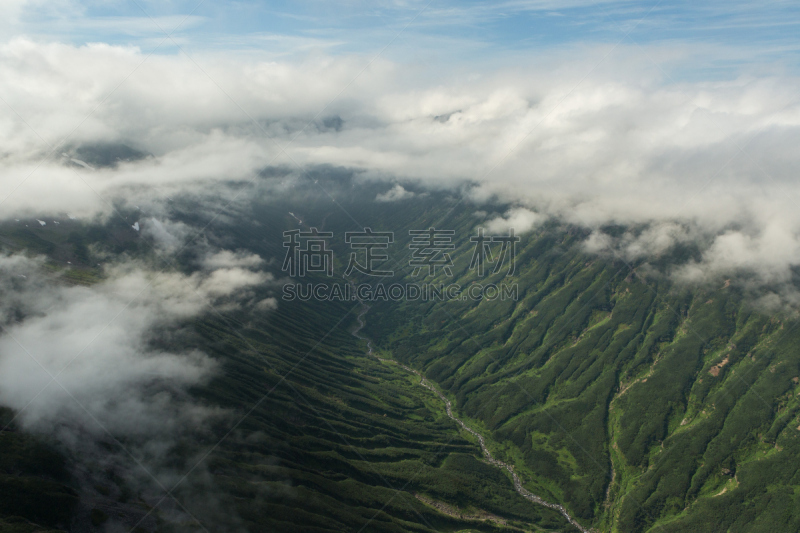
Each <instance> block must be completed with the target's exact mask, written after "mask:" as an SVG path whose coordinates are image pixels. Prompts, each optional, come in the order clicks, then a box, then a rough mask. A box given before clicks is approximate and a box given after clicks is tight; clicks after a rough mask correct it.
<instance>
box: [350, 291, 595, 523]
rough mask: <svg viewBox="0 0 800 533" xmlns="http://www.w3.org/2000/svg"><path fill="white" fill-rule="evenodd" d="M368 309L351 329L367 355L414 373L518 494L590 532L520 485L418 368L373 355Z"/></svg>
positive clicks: (510, 466) (558, 507)
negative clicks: (364, 344) (508, 476)
mask: <svg viewBox="0 0 800 533" xmlns="http://www.w3.org/2000/svg"><path fill="white" fill-rule="evenodd" d="M368 311H369V306H368V305H364V309H363V310H362V311H361V312H360V313H359V314H358V317H357V319H358V327H357V328H356V329H355V330H354V331H353V336H354V337H356V338H357V339H361V340H363V341H367V355H372V356H373V357H375V358H376V359H378V360H379V361H381V362H384V363H389V364H393V365H398V366H399V367H400V368H402V369H403V370H405V371H407V372H411V373H412V374H416V375H417V376H418V377H419V379H420V382H419V384H420V385H422V386H423V387H425V388H426V389H428V390H430V391H431V392H433V393H434V394H435V395H436V396H438V397H439V399H440V400H441V401H442V402H443V403H444V405H445V409H446V411H447V416H449V417H450V418H452V419H453V421H455V422H456V424H458V425H459V426H461V428H462V429H463V430H464V431H466V432H468V433H470V434H472V435H474V436H475V438H476V439H478V442H479V443H480V445H481V451H482V452H483V457H484V458H485V459H486V462H488V463H489V464H491V465H494V466H496V467H497V468H501V469H505V470H507V471H508V473H509V474H511V478H512V479H513V480H514V489H515V490H516V491H517V492H518V493H519V494H520V496H522V497H523V498H525V499H526V500H529V501H531V502H533V503H536V504H538V505H541V506H543V507H547V508H549V509H554V510H556V511H558V512H559V513H561V514H562V515H563V516H564V518H566V519H567V520H568V521H569V523H570V524H572V525H573V526H575V527H576V528H578V529H579V530H580V531H581V532H582V533H591V531H592V530H591V529H587V528H585V527H583V526H582V525H580V524H579V523H578V522H577V521H576V520H575V519H574V518H572V516H570V514H569V513H568V512H567V510H566V509H565V508H564V506H563V505H559V504H557V503H550V502H548V501H546V500H543V499H542V498H540V497H539V496H537V495H536V494H534V493H532V492H531V491H529V490H528V489H526V488H525V487H523V486H522V482H521V481H520V479H519V476H518V475H517V474H516V472H514V467H513V466H512V465H510V464H508V463H504V462H503V461H501V460H499V459H495V458H494V457H493V456H492V454H491V452H490V451H489V449H488V448H487V447H486V442H485V440H484V438H483V435H481V434H480V433H478V432H477V431H475V430H474V429H472V428H471V427H469V426H468V425H467V424H465V423H464V421H463V420H461V419H460V418H458V417H457V416H456V415H454V414H453V406H452V404H451V403H450V400H448V399H447V398H446V397H445V395H444V394H442V393H441V392H439V390H438V389H437V388H436V387H434V386H433V385H432V384H431V383H430V382H429V381H428V380H427V379H426V378H425V376H423V375H422V373H421V372H419V371H418V370H414V369H413V368H411V367H408V366H406V365H404V364H401V363H398V362H397V361H395V360H393V359H384V358H383V357H378V356H377V355H375V354H374V352H373V348H372V341H371V340H369V339H368V338H367V337H365V336H363V335H361V334H360V333H359V332H360V331H361V330H362V329H363V327H364V315H366V314H367V312H368Z"/></svg>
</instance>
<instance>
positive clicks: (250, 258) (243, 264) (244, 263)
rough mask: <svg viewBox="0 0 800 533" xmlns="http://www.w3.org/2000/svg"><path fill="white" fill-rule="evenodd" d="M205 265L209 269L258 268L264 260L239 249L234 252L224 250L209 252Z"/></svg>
mask: <svg viewBox="0 0 800 533" xmlns="http://www.w3.org/2000/svg"><path fill="white" fill-rule="evenodd" d="M202 264H203V267H204V268H207V269H211V270H213V269H217V268H234V267H238V268H256V267H259V266H261V265H263V264H264V260H263V259H262V258H261V257H259V256H258V255H256V254H254V253H252V252H247V251H245V250H239V251H237V252H232V251H230V250H222V251H219V252H216V253H209V254H208V255H206V256H205V257H204V258H203V261H202Z"/></svg>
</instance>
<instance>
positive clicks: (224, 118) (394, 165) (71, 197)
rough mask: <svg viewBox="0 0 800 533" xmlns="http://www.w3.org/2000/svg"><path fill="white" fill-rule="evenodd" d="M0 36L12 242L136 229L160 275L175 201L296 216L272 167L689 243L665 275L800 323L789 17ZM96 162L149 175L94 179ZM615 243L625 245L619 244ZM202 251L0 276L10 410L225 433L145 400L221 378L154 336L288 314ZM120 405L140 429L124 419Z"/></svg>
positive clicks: (318, 9) (298, 7)
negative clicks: (68, 278)
mask: <svg viewBox="0 0 800 533" xmlns="http://www.w3.org/2000/svg"><path fill="white" fill-rule="evenodd" d="M0 12H2V13H3V17H2V20H0V220H2V221H3V222H4V223H17V219H19V221H18V223H19V224H25V223H28V222H29V223H31V224H36V222H35V220H36V219H40V220H43V221H44V220H48V221H50V220H53V221H55V220H58V219H59V218H60V219H65V218H66V217H67V216H70V217H74V218H77V219H78V220H87V219H93V218H94V217H104V216H105V217H109V216H112V215H113V210H114V208H113V207H112V206H115V205H116V206H125V207H127V208H128V209H129V210H130V211H134V210H138V209H141V212H142V213H143V214H142V218H141V219H140V220H139V221H138V222H137V227H136V228H132V229H131V230H130V231H131V232H134V231H136V232H139V233H137V238H141V239H145V240H148V241H150V242H152V243H153V245H154V246H155V249H156V251H157V253H159V254H162V255H163V256H164V257H170V254H173V253H174V252H175V251H176V250H177V249H180V248H181V247H182V245H183V244H184V243H185V242H186V239H187V238H188V236H189V235H192V234H195V233H196V232H197V231H198V230H200V229H201V228H191V227H188V226H186V225H185V224H183V223H180V222H177V221H174V220H171V219H170V209H169V198H171V197H175V196H179V195H191V196H192V198H193V199H195V200H196V201H197V205H198V209H200V208H207V207H213V206H214V205H217V204H219V202H223V203H227V202H231V203H233V202H237V201H239V202H243V201H247V199H249V198H252V197H254V195H256V194H290V192H287V191H290V190H291V187H290V186H288V185H287V186H286V187H285V188H283V189H280V187H283V186H284V184H283V182H281V183H277V182H276V185H275V187H276V189H274V190H268V189H267V188H266V187H267V185H265V184H264V183H262V181H266V180H261V181H259V180H260V178H261V177H263V173H262V171H263V170H264V169H265V168H267V167H270V166H280V167H282V168H283V169H289V173H288V177H287V178H286V181H287V182H291V180H302V179H306V178H305V177H304V175H305V171H306V170H307V169H309V168H318V167H320V166H334V167H340V168H345V169H348V170H350V171H352V172H353V173H354V174H355V176H356V178H355V179H356V181H358V180H369V181H372V182H378V183H381V184H383V185H385V191H384V192H383V193H380V194H378V195H377V196H376V201H381V202H387V201H392V202H413V201H414V194H413V193H412V192H410V191H413V190H420V188H424V187H430V188H445V189H453V190H457V191H459V192H461V193H462V194H463V195H464V197H465V201H464V202H463V203H462V204H460V205H463V208H464V209H472V210H474V211H482V212H486V213H489V216H490V217H492V218H490V219H489V220H487V229H488V230H489V231H490V232H491V231H495V230H496V231H501V232H502V231H506V230H507V229H509V228H510V227H514V228H515V230H516V232H517V234H522V233H524V232H526V231H531V230H533V229H535V228H536V227H537V226H538V225H540V224H542V223H544V221H547V220H552V219H556V220H559V221H562V222H564V223H568V224H573V225H578V226H581V227H584V228H585V229H587V230H588V231H587V232H586V233H587V235H589V237H588V238H587V239H586V241H585V242H584V243H583V244H582V246H583V247H584V249H585V251H586V252H587V253H589V254H599V255H604V254H605V255H607V256H610V257H613V258H623V259H625V260H630V261H633V260H635V261H638V262H645V263H646V262H647V261H648V260H650V259H652V258H657V257H659V256H661V255H662V254H664V253H665V252H667V251H669V250H670V249H671V248H672V247H674V246H676V245H677V244H681V243H686V242H692V243H694V244H696V245H697V246H698V248H699V249H700V250H701V257H700V259H698V260H696V261H690V262H689V263H687V264H680V265H676V266H675V268H674V269H672V270H669V271H667V272H663V273H661V275H665V276H669V277H670V278H671V279H673V280H674V281H675V282H678V283H687V284H703V283H705V284H713V285H715V286H721V285H722V283H723V282H724V280H726V279H730V278H733V279H735V280H741V281H740V283H742V284H745V285H747V288H748V289H751V290H752V291H753V293H754V294H755V295H756V296H755V297H757V298H759V302H762V303H763V305H764V308H769V309H772V310H774V309H781V308H790V309H794V310H796V309H797V308H800V292H798V291H797V288H796V287H795V285H794V281H793V277H794V273H793V272H794V271H795V269H796V267H797V265H800V180H798V168H800V151H798V150H797V147H798V146H799V145H800V76H799V75H798V74H800V73H799V72H798V67H800V55H798V46H800V39H798V38H797V35H800V31H798V30H799V29H800V28H798V26H800V5H799V4H797V3H796V2H780V1H779V2H770V3H766V4H765V3H753V2H735V1H734V2H721V1H711V2H703V3H695V2H650V1H648V2H615V1H606V2H602V1H601V2H583V1H581V0H567V1H564V2H553V1H549V0H527V1H526V0H506V1H499V2H476V1H465V2H454V1H445V0H441V1H440V0H434V1H426V0H422V1H417V0H397V1H380V0H378V1H372V2H366V1H360V0H343V1H339V2H323V1H318V0H298V1H295V2H244V1H239V2H214V1H212V0H204V1H202V2H194V1H189V2H184V1H162V2H149V1H144V0H137V1H135V2H134V1H131V2H107V1H94V2H76V1H72V0H52V1H48V2H43V1H37V0H0ZM103 143H105V144H108V143H111V144H113V143H120V144H125V145H127V146H129V147H132V148H134V149H136V150H140V151H141V152H143V153H146V154H149V157H146V158H143V159H141V160H136V161H127V162H125V161H123V162H120V163H119V164H117V165H115V166H110V167H98V168H94V167H92V166H91V165H89V164H87V163H86V162H85V161H82V160H80V158H79V154H80V149H81V147H85V146H91V145H97V144H103ZM232 183H233V184H235V185H236V186H235V187H231V184H232ZM410 185H413V186H410ZM248 187H249V188H248ZM242 191H244V193H242ZM214 202H216V203H217V204H214ZM477 221H478V219H477V218H476V224H477V223H478V222H477ZM610 224H621V225H625V226H626V227H628V228H629V230H628V231H626V232H624V233H623V234H622V235H616V234H615V235H609V234H608V233H607V232H606V231H605V230H604V228H605V227H606V226H608V225H610ZM201 255H202V256H203V257H205V258H206V260H204V261H203V262H202V264H198V265H196V267H197V271H196V272H195V273H194V274H192V275H184V274H177V273H170V272H164V271H152V270H151V267H148V266H146V265H140V264H129V263H126V262H125V260H124V258H123V259H120V260H119V261H118V262H117V263H115V262H114V261H113V260H109V265H108V266H107V267H106V268H107V270H106V278H105V279H104V281H103V282H102V283H98V284H95V285H94V286H92V287H65V286H63V285H61V284H59V283H58V282H57V280H52V279H50V278H48V277H47V276H46V275H45V274H44V273H43V271H42V270H43V269H42V260H41V259H37V258H32V257H27V256H21V255H0V289H2V290H3V293H4V294H6V295H7V296H8V295H10V296H8V297H5V298H4V299H3V301H2V302H0V325H2V326H3V327H4V328H5V329H4V331H5V332H6V333H4V334H3V335H0V353H2V354H3V356H2V357H0V376H2V377H0V402H2V403H4V404H6V405H11V406H13V407H15V408H17V409H21V410H23V414H22V415H21V421H22V422H23V424H25V425H26V426H27V427H30V428H38V427H54V426H53V424H54V422H53V421H54V420H58V419H59V418H60V417H62V416H64V415H65V411H64V410H65V408H66V407H69V409H68V410H67V413H66V414H68V415H70V416H72V417H74V418H75V420H76V424H88V425H91V420H87V419H85V416H84V415H85V412H84V410H82V409H77V408H75V405H73V404H72V403H70V402H67V401H65V396H64V393H65V389H59V388H58V387H55V385H54V384H51V382H52V381H53V380H52V375H63V380H65V381H67V382H68V384H69V389H70V390H77V391H82V393H81V394H78V395H77V396H76V398H75V401H76V402H77V401H80V403H81V404H82V405H88V406H94V409H95V411H94V412H96V413H97V415H96V416H97V417H98V418H99V419H101V420H103V421H105V422H106V423H107V424H109V425H114V424H115V423H117V422H119V421H124V420H126V419H128V418H130V419H131V420H135V419H136V417H137V416H145V415H147V416H150V413H151V412H154V411H160V412H164V413H166V415H165V416H167V419H164V420H162V422H163V424H164V425H166V426H169V427H180V426H184V425H185V426H192V425H196V424H195V422H196V420H206V419H210V418H213V417H215V416H221V415H220V414H219V413H208V412H205V411H203V410H202V409H198V410H195V411H193V410H189V411H188V412H189V414H190V415H191V416H189V417H182V416H181V415H180V413H183V412H186V411H185V409H184V405H183V404H182V403H181V401H180V399H179V398H178V399H172V400H169V399H168V400H165V401H166V402H167V404H168V405H167V406H166V407H165V406H164V405H161V404H157V403H153V402H152V401H151V399H150V398H149V397H148V395H147V391H148V390H149V389H148V387H149V386H150V385H151V384H152V382H153V381H152V380H153V376H154V375H156V376H162V377H163V378H164V379H166V380H168V381H169V382H171V383H173V384H174V385H175V388H176V390H183V389H185V388H188V387H191V386H192V385H193V384H196V383H202V382H204V380H207V379H210V377H211V376H213V375H214V372H215V369H214V365H213V364H212V363H211V361H210V359H208V357H207V356H205V355H203V354H201V353H160V352H158V351H154V350H153V349H152V346H150V344H149V343H148V341H149V339H152V336H153V334H154V332H155V333H157V331H158V327H160V326H159V324H160V325H161V326H164V325H167V326H170V325H173V324H179V323H180V322H181V320H186V319H188V318H191V317H194V316H197V315H199V314H202V313H204V312H205V311H204V309H205V307H204V305H203V301H205V303H208V302H211V303H212V304H214V305H217V304H219V305H226V306H231V307H233V308H236V307H239V308H243V309H260V310H263V311H267V312H272V311H275V312H279V311H280V304H279V303H278V302H276V301H274V300H272V299H269V298H267V299H261V300H256V299H254V297H253V295H252V294H251V289H253V287H263V286H265V285H269V284H270V283H274V279H273V278H272V277H271V276H270V275H269V273H268V272H266V271H265V269H266V267H265V265H268V264H272V263H271V262H272V261H273V260H275V259H276V258H260V257H251V256H248V255H246V254H245V255H242V254H241V253H240V251H237V250H223V249H218V248H216V247H214V246H211V245H208V247H207V249H203V250H202V254H201ZM277 261H278V264H280V258H277ZM740 274H744V275H741V276H739V275H740ZM120 295H122V296H120ZM132 295H137V297H138V298H139V300H137V302H136V303H135V305H133V306H132V307H130V308H128V307H126V305H125V302H126V300H127V296H132ZM198 296H199V297H200V300H199V301H198ZM20 309H21V310H22V311H25V312H26V313H28V315H29V316H28V318H26V319H25V320H23V321H18V320H17V317H18V316H19V315H18V311H19V310H20ZM115 313H117V314H118V316H119V318H116V315H115V320H118V324H117V327H113V328H110V329H108V330H103V331H100V333H98V332H97V331H96V328H95V326H96V325H97V324H98V323H100V322H96V323H95V322H93V321H80V323H75V317H80V316H97V317H106V316H109V315H113V314H115ZM99 320H100V318H98V321H99ZM9 331H11V334H12V335H13V338H12V336H9V334H8V332H9ZM43 331H50V332H53V331H56V332H57V334H56V333H54V334H50V335H45V334H42V332H43ZM101 334H102V335H101ZM64 336H67V337H68V339H67V340H69V348H70V349H71V350H67V351H65V350H64V349H63V342H62V340H61V338H62V337H64ZM15 339H22V341H24V342H23V343H18V342H17V341H16V340H15ZM23 345H31V346H32V348H31V349H32V350H33V352H32V354H33V355H34V356H36V357H37V358H38V359H39V361H40V362H41V363H42V364H41V365H34V364H33V363H32V362H31V361H30V360H29V359H30V358H29V357H28V356H29V355H31V354H30V353H26V350H24V349H22V348H21V346H23ZM89 345H91V349H90V350H87V351H86V357H88V358H89V359H95V360H96V361H97V364H98V365H100V366H102V365H107V366H108V368H109V369H111V370H110V371H112V370H113V371H115V372H116V373H114V374H113V376H112V377H113V379H109V381H108V384H109V385H108V386H107V387H101V388H96V387H92V386H89V385H90V384H91V382H92V380H93V374H92V372H91V371H90V370H87V367H85V366H83V365H81V364H73V362H72V361H73V359H74V358H75V357H77V356H76V355H75V353H78V354H79V355H80V350H82V347H83V346H89ZM112 347H113V348H112ZM79 362H80V361H78V363H79ZM37 367H39V368H42V369H44V368H47V369H48V371H49V373H48V372H44V371H43V372H38V373H37V370H36V368H37ZM42 387H44V388H43V389H42V390H43V392H42V393H40V394H39V395H36V396H34V395H33V394H32V393H31V391H32V390H34V389H37V388H42ZM120 387H122V388H124V389H125V390H126V391H129V396H130V397H131V402H130V403H129V404H127V405H126V406H123V407H124V408H125V409H127V410H128V411H129V415H130V416H129V417H126V416H124V413H123V412H121V411H119V410H118V406H116V405H115V404H113V402H111V400H112V399H113V398H114V396H115V391H116V390H118V389H119V388H120ZM176 398H177V397H176ZM26 406H30V407H27V408H26ZM137 427H138V426H137ZM157 430H158V428H144V429H136V428H131V427H127V426H126V425H125V424H121V425H119V427H116V428H115V431H117V432H119V433H121V434H128V433H129V432H134V433H135V432H136V431H141V432H142V433H140V434H139V437H141V438H142V439H147V438H149V436H150V435H152V433H153V432H154V431H155V432H158V431H157Z"/></svg>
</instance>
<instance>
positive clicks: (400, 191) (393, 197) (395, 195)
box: [375, 184, 415, 202]
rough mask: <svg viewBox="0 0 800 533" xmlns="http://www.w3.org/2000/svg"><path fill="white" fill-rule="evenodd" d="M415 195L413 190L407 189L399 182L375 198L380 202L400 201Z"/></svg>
mask: <svg viewBox="0 0 800 533" xmlns="http://www.w3.org/2000/svg"><path fill="white" fill-rule="evenodd" d="M414 196H415V195H414V193H413V192H411V191H407V190H405V188H404V187H403V186H402V185H400V184H397V185H395V186H394V187H392V188H391V189H389V190H388V191H386V192H385V193H381V194H379V195H378V196H376V197H375V200H377V201H379V202H399V201H400V200H407V199H409V198H413V197H414Z"/></svg>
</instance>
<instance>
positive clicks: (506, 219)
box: [486, 207, 547, 235]
mask: <svg viewBox="0 0 800 533" xmlns="http://www.w3.org/2000/svg"><path fill="white" fill-rule="evenodd" d="M546 218H547V217H545V216H543V215H540V214H539V213H535V212H533V211H531V210H530V209H525V208H524V207H517V208H515V209H510V210H509V211H508V212H507V213H506V214H505V215H503V216H502V217H497V218H494V219H492V220H490V221H489V222H487V223H486V231H488V232H489V233H490V234H500V233H503V234H508V232H509V230H512V229H513V230H514V233H515V234H517V235H520V234H522V233H527V232H529V231H530V230H532V229H533V228H535V227H536V226H537V225H539V224H541V223H542V222H544V221H545V219H546Z"/></svg>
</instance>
